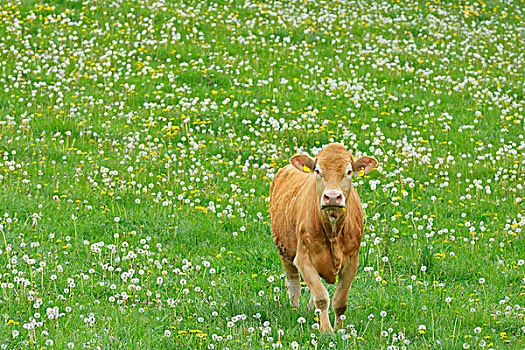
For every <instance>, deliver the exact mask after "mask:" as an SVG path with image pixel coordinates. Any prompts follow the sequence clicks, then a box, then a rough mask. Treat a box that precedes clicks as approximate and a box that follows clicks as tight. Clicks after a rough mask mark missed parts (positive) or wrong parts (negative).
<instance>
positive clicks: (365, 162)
mask: <svg viewBox="0 0 525 350" xmlns="http://www.w3.org/2000/svg"><path fill="white" fill-rule="evenodd" d="M376 166H377V160H376V159H375V158H372V157H366V156H364V157H361V158H359V159H358V160H356V161H355V162H354V172H355V173H356V174H358V173H359V172H360V171H361V170H363V172H364V173H365V174H366V173H369V172H370V171H371V170H372V169H374V168H375V167H376Z"/></svg>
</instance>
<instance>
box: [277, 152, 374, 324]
mask: <svg viewBox="0 0 525 350" xmlns="http://www.w3.org/2000/svg"><path fill="white" fill-rule="evenodd" d="M308 158H309V157H308V156H304V155H301V156H296V157H294V158H292V161H291V162H292V164H294V165H295V166H294V165H287V166H285V167H284V168H282V169H281V170H279V172H278V173H277V174H276V175H275V177H274V179H273V182H272V185H271V187H270V218H271V230H272V237H273V240H274V242H275V244H276V246H277V248H278V251H279V255H280V256H281V261H282V265H283V268H284V270H285V274H286V277H287V284H286V285H287V288H288V286H296V285H297V283H299V281H300V279H299V274H298V272H300V274H301V276H302V277H303V279H304V280H305V282H306V283H307V285H308V286H309V288H310V291H311V293H312V301H313V304H314V306H315V307H317V308H319V309H321V317H320V318H321V330H322V331H332V327H331V324H330V321H328V305H329V303H330V300H329V297H328V292H327V291H326V288H325V287H324V286H323V284H322V282H321V281H320V279H319V276H320V277H322V278H323V279H324V280H325V281H326V282H328V283H331V284H333V283H335V282H336V277H339V282H338V286H337V288H336V292H335V294H334V311H335V313H336V322H335V324H336V327H340V326H341V325H342V321H341V320H340V318H339V317H340V316H341V315H342V314H344V311H345V310H346V305H347V303H348V289H349V288H350V284H351V283H352V280H353V277H354V275H355V271H356V269H357V262H358V258H357V256H358V252H359V247H360V245H361V236H362V233H363V209H362V206H361V201H360V199H359V196H358V194H357V191H356V190H355V189H354V188H353V187H352V184H351V180H350V178H349V176H345V175H346V172H347V171H348V170H347V169H351V170H352V169H354V168H355V167H354V164H355V163H358V164H359V169H354V170H360V169H364V167H367V166H368V168H366V170H367V171H370V170H371V169H373V167H375V165H376V164H377V161H376V160H375V159H373V158H370V157H362V158H360V159H359V160H358V161H356V162H355V163H354V160H353V158H352V156H351V155H350V153H349V152H348V151H347V150H346V149H345V148H344V147H343V146H341V145H338V144H332V145H329V146H327V147H325V148H324V149H323V150H322V151H321V152H320V153H319V154H318V156H317V157H316V158H315V167H316V168H318V169H322V176H316V174H315V172H314V169H311V172H302V171H300V170H298V169H302V167H301V166H300V163H301V161H302V162H305V161H306V162H308ZM374 162H375V163H374ZM310 163H311V159H310ZM325 189H336V190H340V191H342V193H343V194H344V197H345V199H346V205H345V210H344V211H337V212H330V211H326V210H325V211H322V210H321V202H320V199H321V195H322V193H323V191H324V190H325ZM330 216H332V218H330ZM288 294H289V297H290V301H291V302H292V305H293V306H294V307H298V304H299V296H298V292H297V290H296V288H295V287H294V290H293V291H291V290H290V289H289V288H288Z"/></svg>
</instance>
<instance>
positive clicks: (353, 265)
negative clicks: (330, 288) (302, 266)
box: [333, 254, 359, 329]
mask: <svg viewBox="0 0 525 350" xmlns="http://www.w3.org/2000/svg"><path fill="white" fill-rule="evenodd" d="M358 264H359V257H358V256H357V254H356V255H355V256H354V257H353V258H352V259H351V260H350V261H349V262H348V263H347V264H346V266H345V267H344V268H343V269H342V270H341V271H340V272H339V275H338V276H339V280H338V281H337V287H336V289H335V293H334V303H333V307H334V313H335V320H334V327H335V329H339V328H341V327H342V326H343V320H342V319H341V316H342V315H344V313H345V311H346V308H347V305H348V292H349V290H350V285H351V284H352V281H353V280H354V276H355V273H356V271H357V265H358Z"/></svg>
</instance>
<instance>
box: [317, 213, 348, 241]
mask: <svg viewBox="0 0 525 350" xmlns="http://www.w3.org/2000/svg"><path fill="white" fill-rule="evenodd" d="M321 216H322V218H323V219H322V222H323V229H324V231H325V234H326V235H327V237H328V238H332V237H335V236H337V235H338V234H339V233H340V232H341V231H342V228H343V225H344V222H345V217H346V211H342V210H341V211H338V212H335V213H334V212H328V213H322V214H321Z"/></svg>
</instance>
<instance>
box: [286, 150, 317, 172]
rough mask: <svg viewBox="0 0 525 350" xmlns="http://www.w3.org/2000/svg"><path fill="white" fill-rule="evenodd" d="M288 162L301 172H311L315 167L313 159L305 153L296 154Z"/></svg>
mask: <svg viewBox="0 0 525 350" xmlns="http://www.w3.org/2000/svg"><path fill="white" fill-rule="evenodd" d="M290 163H291V164H292V165H293V166H294V167H296V168H297V169H298V170H300V171H302V172H303V173H311V172H312V171H314V168H315V159H313V158H312V157H310V156H307V155H306V154H298V155H296V156H293V157H292V158H291V159H290Z"/></svg>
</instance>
